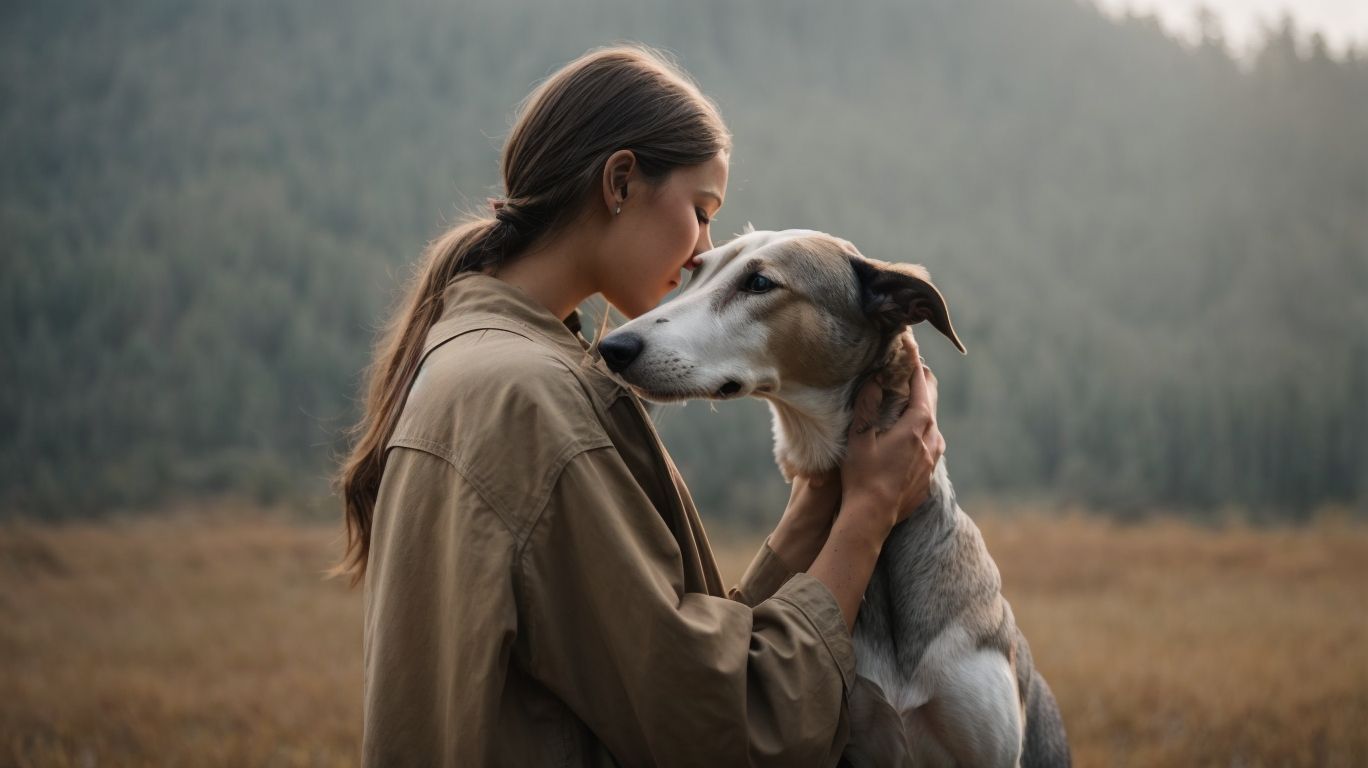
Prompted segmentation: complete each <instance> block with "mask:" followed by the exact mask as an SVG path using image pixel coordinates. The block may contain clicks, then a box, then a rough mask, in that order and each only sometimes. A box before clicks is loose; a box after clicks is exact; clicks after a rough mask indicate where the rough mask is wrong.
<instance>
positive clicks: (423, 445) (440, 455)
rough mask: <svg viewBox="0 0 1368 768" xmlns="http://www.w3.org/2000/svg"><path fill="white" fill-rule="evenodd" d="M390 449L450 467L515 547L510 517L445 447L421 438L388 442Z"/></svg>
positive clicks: (515, 537)
mask: <svg viewBox="0 0 1368 768" xmlns="http://www.w3.org/2000/svg"><path fill="white" fill-rule="evenodd" d="M390 447H391V448H408V449H410V450H415V451H418V452H419V453H425V454H427V455H429V456H432V457H433V458H435V459H440V460H441V461H442V462H444V463H445V464H446V465H447V466H449V467H451V469H452V471H453V472H455V473H456V474H458V475H460V476H461V479H462V480H464V481H466V483H467V484H468V485H470V487H471V488H472V489H474V491H475V495H476V496H479V497H480V501H481V502H482V503H483V504H484V505H485V508H487V509H488V510H489V511H490V512H491V513H492V514H493V515H494V516H495V517H497V518H498V519H499V522H500V523H502V524H503V526H504V528H506V529H508V533H509V535H510V536H512V537H513V541H514V542H515V545H516V542H517V541H518V530H517V526H515V525H513V521H512V519H511V517H512V516H511V515H509V514H508V513H507V512H506V511H505V510H503V509H501V508H500V506H499V505H498V504H495V503H494V500H493V499H492V498H491V495H490V493H489V492H488V491H486V490H485V489H484V488H483V487H482V486H481V484H480V483H479V482H478V481H477V480H476V479H475V478H473V477H471V476H470V473H469V472H467V471H465V470H464V469H462V468H461V466H460V464H458V463H457V462H456V460H455V457H454V456H453V455H452V454H451V452H450V451H449V450H448V449H447V447H446V446H444V445H442V444H441V443H436V442H433V441H431V440H423V439H422V438H417V437H401V438H396V439H392V440H390Z"/></svg>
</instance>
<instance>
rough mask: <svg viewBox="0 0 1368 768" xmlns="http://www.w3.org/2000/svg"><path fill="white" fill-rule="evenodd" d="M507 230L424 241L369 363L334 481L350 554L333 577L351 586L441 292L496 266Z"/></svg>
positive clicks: (491, 228) (479, 222)
mask: <svg viewBox="0 0 1368 768" xmlns="http://www.w3.org/2000/svg"><path fill="white" fill-rule="evenodd" d="M505 229H507V227H506V225H504V224H501V223H500V222H499V220H498V219H490V218H486V219H476V220H473V221H469V222H467V223H465V224H462V225H460V226H457V227H455V228H453V229H450V230H448V231H447V232H445V233H444V234H443V235H442V236H441V237H439V238H437V239H436V240H434V241H432V242H431V243H429V244H428V247H427V251H426V253H425V254H424V256H423V259H422V261H420V262H419V266H418V269H417V270H416V271H415V273H414V275H413V278H412V279H411V281H410V283H409V287H408V289H407V290H406V291H405V295H404V299H403V303H402V304H401V305H400V308H399V309H398V311H396V312H395V313H394V315H393V316H392V318H391V320H390V323H389V325H388V327H386V328H385V331H384V333H383V334H382V335H381V337H380V342H379V344H377V345H376V349H375V358H374V363H373V364H372V366H371V368H370V369H369V370H368V372H367V378H368V383H367V386H366V403H367V409H366V413H365V415H364V417H363V418H362V419H361V421H360V422H359V423H358V424H357V425H356V426H355V427H354V428H353V434H354V435H356V441H355V442H354V443H353V444H352V448H351V452H350V454H349V455H348V456H347V458H346V460H345V461H344V462H343V465H342V471H341V473H340V475H339V477H338V485H339V486H340V488H339V490H340V491H341V495H342V502H343V506H344V515H345V520H346V526H347V550H346V554H345V555H344V558H343V561H342V562H341V563H340V564H338V566H337V567H336V568H334V570H333V573H334V575H342V574H351V583H352V585H353V586H355V585H356V584H357V582H359V581H360V580H361V578H362V577H363V576H365V573H366V559H367V557H368V556H369V554H370V529H371V513H372V512H374V510H375V499H376V497H377V495H379V493H380V475H381V473H382V472H383V471H384V468H385V444H386V443H388V442H389V439H390V436H391V435H393V434H394V426H395V424H396V423H398V421H399V412H400V410H401V409H403V407H404V400H406V399H407V398H408V392H409V388H410V387H411V386H412V385H413V379H414V377H415V376H417V374H418V364H419V362H420V361H421V359H422V355H423V344H424V342H425V341H426V340H427V335H428V331H429V330H431V329H432V326H433V325H435V324H436V323H437V320H438V318H440V317H441V316H442V309H443V297H444V295H445V293H446V287H447V285H448V284H450V283H451V280H452V279H453V278H455V277H456V275H458V274H460V273H461V272H470V271H477V270H481V269H484V268H487V267H489V266H491V265H493V264H494V263H495V262H497V261H498V258H497V255H496V254H498V253H499V252H500V251H502V248H500V246H501V245H502V244H503V243H502V242H501V241H502V240H504V239H505V233H504V232H503V230H505Z"/></svg>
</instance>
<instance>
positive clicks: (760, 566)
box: [727, 537, 793, 608]
mask: <svg viewBox="0 0 1368 768" xmlns="http://www.w3.org/2000/svg"><path fill="white" fill-rule="evenodd" d="M792 577H793V571H791V570H789V567H788V566H787V565H784V561H783V560H780V559H779V555H777V554H775V552H774V550H773V549H770V545H769V537H765V543H763V544H761V545H760V551H759V552H756V553H755V559H753V560H751V562H750V565H749V566H747V567H746V572H745V573H744V574H742V576H741V581H740V582H738V583H737V585H736V586H734V587H732V588H731V591H730V592H728V593H727V596H728V597H730V598H731V599H733V600H735V601H737V602H739V603H745V604H746V605H748V606H750V607H752V608H754V607H755V606H757V605H759V604H761V603H763V602H765V601H766V600H768V599H770V597H771V596H772V595H774V593H775V592H777V591H778V590H779V588H780V587H782V586H784V583H785V582H787V581H788V580H789V579H790V578H792Z"/></svg>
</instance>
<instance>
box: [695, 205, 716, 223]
mask: <svg viewBox="0 0 1368 768" xmlns="http://www.w3.org/2000/svg"><path fill="white" fill-rule="evenodd" d="M694 213H695V214H697V216H698V223H699V224H702V225H704V226H707V224H708V222H710V221H712V219H710V218H708V213H707V212H706V211H704V210H703V209H702V208H694Z"/></svg>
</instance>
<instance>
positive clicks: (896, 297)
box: [850, 256, 965, 353]
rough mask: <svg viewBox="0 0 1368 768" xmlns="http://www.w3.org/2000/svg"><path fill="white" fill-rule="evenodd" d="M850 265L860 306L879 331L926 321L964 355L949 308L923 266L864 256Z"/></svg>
mask: <svg viewBox="0 0 1368 768" xmlns="http://www.w3.org/2000/svg"><path fill="white" fill-rule="evenodd" d="M850 263H851V265H852V266H853V267H854V268H855V276H856V277H857V278H858V279H859V281H860V303H861V305H862V306H863V308H864V312H865V314H866V315H868V316H869V317H870V319H872V320H873V321H874V322H875V323H877V324H878V325H879V327H880V328H881V329H883V330H885V331H896V330H898V329H901V328H903V327H905V326H908V325H916V324H917V323H920V322H921V321H923V320H929V321H931V325H933V326H935V328H936V330H938V331H940V332H941V333H943V334H945V337H946V338H947V339H949V340H950V342H951V343H952V344H954V345H955V348H956V349H958V350H959V351H960V352H961V353H964V352H965V350H964V344H963V343H962V342H961V341H960V340H959V336H958V335H956V334H955V326H954V324H953V323H951V322H950V307H949V306H947V305H946V303H945V297H944V296H941V292H940V291H939V290H937V289H936V286H935V285H934V284H932V282H931V275H930V274H929V273H927V271H926V269H925V268H924V267H922V266H921V265H920V264H890V263H888V262H886V261H878V260H875V259H867V258H865V257H863V256H851V257H850Z"/></svg>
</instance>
